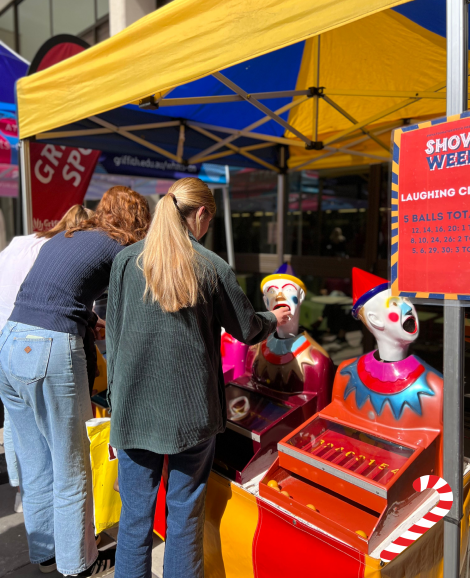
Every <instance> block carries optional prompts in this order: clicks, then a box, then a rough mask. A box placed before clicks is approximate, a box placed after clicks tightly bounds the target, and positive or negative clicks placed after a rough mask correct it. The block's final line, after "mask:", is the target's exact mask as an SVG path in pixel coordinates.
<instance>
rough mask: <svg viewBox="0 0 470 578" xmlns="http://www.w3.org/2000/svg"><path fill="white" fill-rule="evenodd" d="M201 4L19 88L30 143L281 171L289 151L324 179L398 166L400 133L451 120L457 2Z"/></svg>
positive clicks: (160, 16)
mask: <svg viewBox="0 0 470 578" xmlns="http://www.w3.org/2000/svg"><path fill="white" fill-rule="evenodd" d="M195 1H196V0H177V1H175V2H173V3H171V4H169V5H167V6H166V7H164V8H163V9H160V10H158V11H156V12H154V13H152V14H150V15H149V16H147V17H145V18H143V19H141V20H139V21H138V22H136V23H135V24H134V25H132V26H130V27H129V28H127V29H126V30H124V31H123V32H121V33H120V34H118V35H116V36H114V37H112V38H110V39H109V40H107V41H105V42H103V43H101V44H98V45H96V46H94V47H92V48H90V49H88V50H86V51H85V52H83V53H81V54H78V55H77V56H74V57H73V58H71V59H69V60H67V61H64V62H62V63H59V64H57V65H55V66H53V67H51V68H50V69H47V70H45V71H42V72H40V73H37V74H34V75H32V76H30V77H26V78H24V79H21V80H20V81H19V82H18V105H19V123H20V135H21V137H22V138H25V137H29V136H33V135H36V137H37V138H38V139H40V140H42V141H45V142H53V143H57V144H64V145H65V144H68V145H71V146H81V147H91V148H96V149H100V150H103V151H106V152H111V153H120V154H122V153H123V152H125V153H129V154H140V155H142V154H145V155H146V156H153V157H157V158H167V159H172V160H175V161H179V162H183V161H184V162H189V163H196V162H202V161H206V162H215V163H223V164H232V165H240V166H260V165H261V166H264V167H266V168H271V169H273V170H279V166H280V165H282V159H281V153H280V150H279V146H280V145H282V144H284V145H288V146H289V147H290V159H289V166H290V167H291V168H294V169H295V168H303V167H304V166H308V165H310V164H311V166H312V168H315V167H318V168H322V167H330V166H345V165H346V166H347V165H351V164H361V163H364V164H369V163H370V162H382V161H384V160H388V159H389V158H390V157H389V150H388V149H389V143H390V135H389V133H390V130H391V129H392V128H394V127H396V126H400V125H402V124H403V122H404V119H419V118H427V117H429V116H438V115H440V114H442V113H444V112H445V92H443V91H442V88H445V40H444V38H443V37H442V36H441V34H442V32H443V30H441V24H440V23H439V22H437V24H436V21H438V19H437V18H436V15H438V14H439V13H440V11H441V10H443V9H444V13H445V0H415V2H412V3H410V4H404V5H403V6H400V7H399V8H398V9H397V10H384V11H382V10H383V9H386V8H389V7H390V6H395V5H397V4H399V3H400V2H396V1H390V0H388V1H386V0H372V1H370V2H367V3H365V2H361V1H360V0H347V1H343V0H335V1H334V2H332V1H331V0H317V1H316V2H311V0H283V1H282V2H279V1H278V0H268V1H267V3H266V0H263V1H261V0H251V1H250V2H247V1H246V0H226V1H225V2H223V3H220V2H218V1H217V0H204V1H203V2H201V1H200V0H199V1H198V2H197V7H196V4H195ZM430 13H433V17H430ZM365 16H367V17H365ZM431 24H432V26H434V28H433V30H429V29H428V26H431ZM319 33H321V37H319V36H318V34H319ZM315 35H316V37H315V38H314V36H315ZM319 38H320V40H319ZM175 39H177V41H175ZM304 39H306V40H304ZM423 62H426V63H427V64H426V67H423ZM154 69H156V70H155V73H154V74H151V73H150V74H149V71H151V70H154ZM222 69H224V70H223V71H222V73H220V72H219V71H220V70H222ZM175 86H176V88H173V89H172V87H175ZM97 87H99V89H97ZM311 87H314V90H313V91H312V90H309V89H310V88H311ZM323 87H324V88H323ZM170 89H171V90H170ZM439 91H440V93H439ZM268 93H269V94H268ZM149 95H155V97H154V98H155V101H156V102H158V103H159V109H158V110H156V111H149V110H146V111H143V110H140V109H139V107H138V106H135V105H129V104H128V103H130V102H135V101H136V99H137V98H138V97H146V96H149ZM317 110H318V112H316V111H317ZM273 111H276V112H277V115H276V114H273ZM386 112H388V114H384V113H386ZM317 118H318V120H316V119H317ZM364 121H366V122H364ZM162 123H163V124H162ZM286 123H287V124H286ZM354 125H357V126H354ZM240 131H243V132H240ZM371 133H372V134H371ZM374 133H375V134H374ZM387 133H388V134H387ZM228 139H230V141H228ZM312 141H313V142H312ZM306 145H307V148H308V149H310V150H306ZM324 145H326V147H327V148H326V149H325V148H323V146H324ZM312 148H313V149H316V148H323V150H311V149H312Z"/></svg>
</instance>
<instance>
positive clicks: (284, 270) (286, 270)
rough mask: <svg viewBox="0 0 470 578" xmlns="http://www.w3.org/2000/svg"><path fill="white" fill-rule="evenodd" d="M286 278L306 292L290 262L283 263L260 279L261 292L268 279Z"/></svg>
mask: <svg viewBox="0 0 470 578" xmlns="http://www.w3.org/2000/svg"><path fill="white" fill-rule="evenodd" d="M279 278H280V279H287V280H288V281H293V282H294V283H297V285H298V286H299V287H300V288H301V289H303V291H304V293H307V288H306V287H305V284H304V282H303V281H302V280H301V279H299V278H298V277H297V275H296V274H295V272H294V269H293V268H292V265H291V264H290V263H283V264H282V265H281V266H280V267H279V269H277V271H274V273H273V274H272V275H268V276H267V277H265V278H264V279H263V280H262V281H261V293H262V292H263V289H264V286H265V285H266V283H267V282H268V281H273V280H274V279H279Z"/></svg>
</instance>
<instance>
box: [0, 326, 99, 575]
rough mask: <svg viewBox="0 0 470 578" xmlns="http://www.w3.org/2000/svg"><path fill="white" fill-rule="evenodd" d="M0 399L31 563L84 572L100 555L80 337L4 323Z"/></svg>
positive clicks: (65, 571)
mask: <svg viewBox="0 0 470 578" xmlns="http://www.w3.org/2000/svg"><path fill="white" fill-rule="evenodd" d="M0 396H1V398H2V401H3V403H4V405H5V408H6V410H7V412H8V414H9V417H10V424H11V432H12V436H13V444H14V448H15V453H16V457H17V460H18V470H19V481H20V487H21V495H22V500H23V511H24V518H25V526H26V533H27V536H28V544H29V555H30V558H31V562H32V563H33V564H39V563H40V562H44V561H45V560H49V559H50V558H52V557H53V556H55V557H56V561H57V569H58V570H59V572H61V573H62V574H65V575H67V574H77V573H79V572H82V571H83V570H86V569H87V568H88V567H89V566H91V565H92V564H93V562H94V561H95V560H96V558H97V556H98V551H97V548H96V543H95V532H94V528H93V496H92V481H91V467H90V453H89V442H88V438H87V433H86V427H85V421H86V420H87V419H90V418H91V417H92V411H91V404H90V398H89V392H88V380H87V371H86V359H85V352H84V350H83V341H82V338H81V337H80V336H78V335H71V334H68V333H58V332H56V331H49V330H47V329H40V328H39V327H33V326H30V325H24V324H22V323H16V322H12V321H8V322H7V324H6V325H5V327H4V328H3V329H2V330H1V331H0Z"/></svg>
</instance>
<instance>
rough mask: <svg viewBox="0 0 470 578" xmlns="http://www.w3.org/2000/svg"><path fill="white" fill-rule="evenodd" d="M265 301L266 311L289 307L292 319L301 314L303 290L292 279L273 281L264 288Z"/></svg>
mask: <svg viewBox="0 0 470 578" xmlns="http://www.w3.org/2000/svg"><path fill="white" fill-rule="evenodd" d="M263 295H264V297H263V299H264V304H265V305H266V309H267V310H268V311H274V310H275V309H277V308H278V307H286V306H287V307H289V309H290V312H291V316H292V318H295V317H298V315H299V314H300V305H301V303H302V301H303V300H304V297H305V293H304V291H303V289H302V288H301V287H300V286H299V285H297V283H295V282H294V281H291V280H290V279H282V278H281V277H279V278H277V279H272V280H271V281H268V282H267V283H266V285H265V286H264V287H263Z"/></svg>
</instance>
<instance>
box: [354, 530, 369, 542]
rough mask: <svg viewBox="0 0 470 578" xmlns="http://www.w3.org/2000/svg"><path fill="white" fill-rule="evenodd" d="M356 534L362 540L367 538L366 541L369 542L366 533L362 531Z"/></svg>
mask: <svg viewBox="0 0 470 578" xmlns="http://www.w3.org/2000/svg"><path fill="white" fill-rule="evenodd" d="M356 534H357V535H358V536H361V537H362V538H365V539H366V540H367V538H368V536H367V534H366V533H365V532H364V531H362V530H356Z"/></svg>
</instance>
